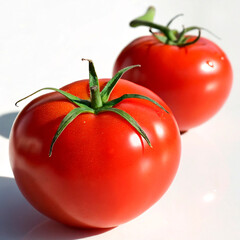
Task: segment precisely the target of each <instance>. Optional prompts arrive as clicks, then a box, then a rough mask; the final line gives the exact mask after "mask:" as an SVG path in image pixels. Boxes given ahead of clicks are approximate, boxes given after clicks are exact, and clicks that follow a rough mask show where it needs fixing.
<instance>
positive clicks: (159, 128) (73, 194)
mask: <svg viewBox="0 0 240 240" xmlns="http://www.w3.org/2000/svg"><path fill="white" fill-rule="evenodd" d="M106 81H107V80H106V79H103V80H100V86H101V87H102V86H103V85H104V84H105V83H106ZM62 89H63V90H64V91H67V92H70V93H72V94H74V95H76V96H79V97H80V98H82V99H89V92H88V81H86V80H82V81H77V82H74V83H72V84H69V85H67V86H65V87H63V88H62ZM124 93H138V94H142V95H145V96H148V97H151V98H152V99H155V100H156V101H158V102H159V103H161V104H162V105H163V106H164V107H165V108H166V109H168V110H169V108H168V107H167V106H166V104H165V103H164V102H163V101H162V100H161V99H159V97H158V96H156V95H155V94H154V93H152V92H151V91H150V90H148V89H146V88H144V87H142V86H138V85H136V84H134V83H131V82H129V81H126V80H120V81H119V83H118V84H117V86H116V87H115V89H114V90H113V92H112V94H111V99H114V98H117V97H119V96H121V95H123V94H124ZM116 107H117V108H119V109H122V110H124V111H126V112H127V113H129V114H130V115H131V116H132V117H133V118H135V120H136V121H137V122H138V123H139V125H140V126H141V127H142V128H143V130H144V131H145V132H146V133H147V135H148V137H149V139H150V141H151V144H152V148H151V147H149V146H148V145H147V143H146V141H145V140H144V139H142V138H141V137H140V135H139V134H138V133H137V132H136V131H135V129H134V128H133V127H132V126H131V125H129V124H128V123H127V122H126V121H125V120H124V119H122V118H121V117H119V116H118V115H116V114H114V113H112V112H108V113H100V114H98V115H94V114H88V113H86V114H82V115H79V116H78V117H77V118H76V119H75V120H74V121H73V122H72V123H71V124H69V125H68V126H67V128H66V129H65V130H64V131H63V133H62V134H61V135H60V137H59V138H58V140H57V141H56V143H55V145H54V148H53V153H52V156H51V157H50V158H49V157H48V153H49V148H50V144H51V141H52V138H53V136H54V134H55V132H56V130H57V128H58V126H59V124H60V122H61V120H62V119H63V118H64V116H65V115H66V114H67V113H68V112H69V111H70V110H72V109H73V108H75V106H74V105H73V104H72V103H70V102H68V101H67V100H66V99H65V98H64V97H63V96H62V95H60V94H59V93H49V94H45V95H43V96H41V97H38V98H36V99H35V100H33V101H32V102H30V103H29V104H28V105H27V106H26V107H25V108H24V109H23V110H22V111H21V113H20V114H19V116H18V117H17V119H16V121H15V123H14V125H13V128H12V131H11V135H10V162H11V166H12V169H13V173H14V176H15V179H16V182H17V185H18V186H19V188H20V190H21V192H22V193H23V195H24V196H25V197H26V199H27V200H28V201H29V202H30V203H31V204H32V205H33V206H34V207H35V208H36V209H38V210H39V211H40V212H42V213H43V214H45V215H47V216H49V217H51V218H53V219H55V220H57V221H60V222H62V223H65V224H67V225H71V226H77V227H85V228H86V227H92V228H108V227H114V226H117V225H119V224H121V223H124V222H127V221H129V220H131V219H133V218H134V217H136V216H138V215H139V214H141V213H142V212H143V211H145V210H146V209H148V208H149V207H150V206H151V205H152V204H154V203H155V202H156V201H157V200H158V199H159V198H160V197H161V196H162V195H163V194H164V192H165V191H166V190H167V189H168V187H169V185H170V184H171V182H172V180H173V178H174V176H175V174H176V171H177V168H178V164H179V159H180V152H181V146H180V145H181V144H180V136H179V130H178V127H177V124H176V121H175V119H174V117H173V115H172V114H171V113H169V114H168V113H166V112H164V111H163V110H161V109H160V108H159V107H157V106H155V105H154V104H152V103H151V102H148V101H146V100H140V99H129V100H124V101H122V102H121V103H119V104H118V105H117V106H116ZM169 111H170V110H169Z"/></svg>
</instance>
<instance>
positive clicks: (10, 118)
mask: <svg viewBox="0 0 240 240" xmlns="http://www.w3.org/2000/svg"><path fill="white" fill-rule="evenodd" d="M17 115H18V112H11V113H6V114H3V115H0V135H1V136H3V137H5V138H9V134H10V131H11V128H12V125H13V122H14V120H15V118H16V117H17Z"/></svg>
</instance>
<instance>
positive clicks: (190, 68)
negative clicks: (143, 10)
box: [113, 8, 233, 131]
mask: <svg viewBox="0 0 240 240" xmlns="http://www.w3.org/2000/svg"><path fill="white" fill-rule="evenodd" d="M149 14H150V15H151V16H150V18H151V17H153V14H154V11H153V8H150V9H149V10H148V11H147V14H146V15H144V16H143V17H140V18H138V19H136V20H133V21H132V22H131V25H132V26H140V25H145V26H150V27H152V28H156V29H158V30H160V31H161V33H163V34H158V33H153V32H152V35H150V36H144V37H139V38H137V39H135V40H134V41H132V42H131V43H130V44H128V45H127V46H126V47H125V48H124V49H123V50H122V51H121V53H120V54H119V56H118V58H117V60H116V62H115V65H114V69H113V73H114V74H115V73H116V72H117V71H118V70H119V69H121V68H123V67H125V66H127V65H132V64H140V65H141V68H139V69H136V71H133V72H127V73H126V75H125V77H126V79H128V80H130V81H132V82H135V83H137V84H140V85H142V86H144V87H147V88H149V89H151V90H152V91H154V92H155V93H156V94H158V96H160V97H161V98H162V99H163V100H164V101H165V102H166V103H167V104H168V106H169V107H170V108H171V110H172V111H173V114H174V116H175V118H176V120H177V123H178V126H179V129H180V130H181V131H186V130H188V129H190V128H193V127H196V126H198V125H200V124H202V123H203V122H205V121H207V120H208V119H210V118H211V117H212V116H213V115H215V114H216V113H217V112H218V111H219V109H220V108H221V107H222V105H223V103H224V102H225V101H226V99H227V97H228V95H229V93H230V90H231V86H232V78H233V73H232V68H231V64H230V61H229V60H228V58H227V56H226V54H225V53H224V52H223V51H222V50H221V48H220V47H218V46H217V45H216V44H215V43H213V42H212V41H210V40H208V39H206V38H203V37H200V31H201V29H200V28H198V27H190V28H186V29H184V30H183V31H182V32H181V33H178V32H177V31H176V30H170V29H169V28H168V26H169V25H170V23H171V22H172V21H170V23H169V24H168V25H167V27H165V26H161V25H157V24H155V23H153V22H152V21H149ZM193 29H198V30H199V35H198V37H195V36H190V35H184V34H185V33H186V32H188V31H190V30H193Z"/></svg>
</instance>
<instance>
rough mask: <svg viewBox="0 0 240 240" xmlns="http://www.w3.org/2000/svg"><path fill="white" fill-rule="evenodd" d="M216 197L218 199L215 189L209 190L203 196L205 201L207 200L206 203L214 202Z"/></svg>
mask: <svg viewBox="0 0 240 240" xmlns="http://www.w3.org/2000/svg"><path fill="white" fill-rule="evenodd" d="M215 199H216V190H214V191H212V192H209V193H206V194H205V195H204V196H203V201H204V202H206V203H209V202H212V201H214V200H215Z"/></svg>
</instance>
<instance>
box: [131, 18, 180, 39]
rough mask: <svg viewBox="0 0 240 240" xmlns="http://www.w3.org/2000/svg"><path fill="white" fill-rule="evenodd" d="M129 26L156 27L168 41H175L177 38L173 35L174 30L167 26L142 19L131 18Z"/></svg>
mask: <svg viewBox="0 0 240 240" xmlns="http://www.w3.org/2000/svg"><path fill="white" fill-rule="evenodd" d="M130 26H131V27H138V26H147V27H150V28H154V29H157V30H159V31H161V32H162V33H163V34H164V35H165V36H166V37H167V38H168V39H169V40H170V41H176V40H177V38H176V36H175V32H174V31H171V30H170V29H169V28H167V27H165V26H163V25H159V24H156V23H153V22H148V21H143V20H137V19H136V20H133V21H131V22H130Z"/></svg>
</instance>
